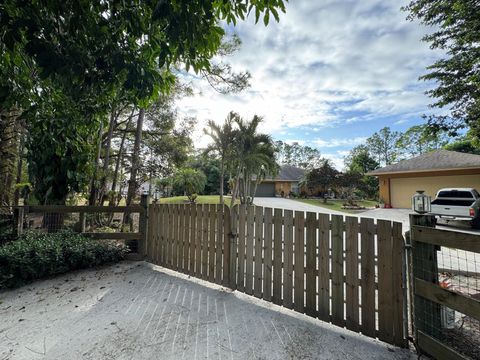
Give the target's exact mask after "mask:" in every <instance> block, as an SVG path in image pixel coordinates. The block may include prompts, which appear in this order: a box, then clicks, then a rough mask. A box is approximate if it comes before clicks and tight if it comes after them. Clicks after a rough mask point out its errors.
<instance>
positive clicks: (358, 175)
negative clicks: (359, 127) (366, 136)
mask: <svg viewBox="0 0 480 360" xmlns="http://www.w3.org/2000/svg"><path fill="white" fill-rule="evenodd" d="M379 166H380V164H379V163H378V161H376V160H375V158H373V157H372V155H370V152H369V150H368V147H367V146H365V145H358V146H356V147H354V148H353V149H352V150H351V151H350V153H349V155H348V156H347V157H346V158H345V168H346V174H348V176H346V177H343V178H342V180H341V181H342V182H343V183H344V184H346V183H347V182H348V181H349V179H350V180H352V183H353V180H356V182H355V185H356V187H357V190H359V191H360V192H361V194H360V195H361V196H363V197H364V198H369V199H376V198H377V196H378V178H376V177H375V176H369V175H366V174H367V173H368V172H370V171H373V170H375V169H378V167H379ZM349 189H351V188H350V187H349Z"/></svg>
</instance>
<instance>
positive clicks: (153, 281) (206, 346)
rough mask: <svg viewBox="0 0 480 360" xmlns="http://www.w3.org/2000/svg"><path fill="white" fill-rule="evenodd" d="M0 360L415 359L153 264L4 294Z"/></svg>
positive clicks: (47, 282)
mask: <svg viewBox="0 0 480 360" xmlns="http://www.w3.org/2000/svg"><path fill="white" fill-rule="evenodd" d="M0 318H1V319H2V321H1V322H0V359H9V360H13V359H29V360H30V359H32V360H35V359H87V360H88V359H92V360H93V359H129V360H132V359H142V360H143V359H192V360H197V359H229V360H233V359H332V360H335V359H338V360H340V359H369V360H370V359H371V360H375V359H378V360H381V359H398V360H400V359H412V360H413V359H414V358H415V356H414V354H413V353H412V352H410V351H409V350H406V349H399V348H394V347H392V346H389V345H387V344H385V343H382V342H380V341H377V340H374V339H371V338H367V337H365V336H362V335H359V334H357V333H354V332H351V331H348V330H346V329H342V328H339V327H336V326H334V325H331V324H328V323H325V322H322V321H319V320H316V319H313V318H310V317H308V316H306V315H302V314H298V313H295V312H294V311H292V310H288V309H285V308H281V307H279V306H276V305H273V304H271V303H267V302H265V301H262V300H258V299H255V298H254V297H252V296H248V295H244V294H240V293H237V292H231V291H230V290H228V289H225V288H222V287H219V286H216V285H212V284H209V283H206V282H204V281H202V280H198V279H188V278H187V276H185V275H182V274H179V273H174V272H173V271H169V270H166V269H164V268H161V267H158V266H153V265H150V264H147V263H130V262H123V263H120V264H117V265H113V266H110V267H105V268H102V269H93V270H86V271H78V272H73V273H70V274H66V275H63V276H59V277H56V278H53V279H49V280H44V281H37V282H35V283H33V284H31V285H28V286H24V287H22V288H20V289H17V290H10V291H6V292H5V291H4V292H0Z"/></svg>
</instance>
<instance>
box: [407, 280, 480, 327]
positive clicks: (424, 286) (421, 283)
mask: <svg viewBox="0 0 480 360" xmlns="http://www.w3.org/2000/svg"><path fill="white" fill-rule="evenodd" d="M414 281H415V287H414V288H415V294H416V295H418V296H421V297H423V298H425V299H428V300H430V301H433V302H435V303H437V304H441V305H445V306H447V307H449V308H451V309H453V310H457V311H459V312H461V313H463V314H465V315H467V316H470V317H472V318H474V319H477V320H480V301H478V300H476V299H474V298H472V297H468V296H465V295H462V294H460V293H457V292H454V291H451V290H448V289H443V288H441V287H440V286H439V285H436V284H432V283H429V282H427V281H425V280H422V279H418V278H415V279H414Z"/></svg>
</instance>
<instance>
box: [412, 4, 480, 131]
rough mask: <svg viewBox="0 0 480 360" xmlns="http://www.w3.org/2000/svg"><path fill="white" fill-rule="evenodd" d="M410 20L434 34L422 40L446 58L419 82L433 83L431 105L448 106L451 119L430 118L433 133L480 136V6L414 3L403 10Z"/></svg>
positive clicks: (448, 117)
mask: <svg viewBox="0 0 480 360" xmlns="http://www.w3.org/2000/svg"><path fill="white" fill-rule="evenodd" d="M403 10H405V11H407V12H409V15H408V19H410V20H415V19H418V20H420V22H421V23H422V24H424V25H426V26H430V27H431V28H432V29H433V32H431V33H430V34H427V35H425V36H424V38H423V41H425V42H428V43H429V44H430V48H431V49H434V50H440V51H441V53H442V54H443V57H442V58H441V59H439V60H437V61H436V62H434V63H433V64H432V65H430V66H429V67H428V70H429V72H428V73H427V74H426V75H423V76H422V77H421V78H420V79H422V80H425V81H432V80H433V81H434V82H435V83H436V88H434V89H432V90H429V91H428V92H427V94H428V95H429V96H430V97H432V98H434V99H435V102H434V103H433V105H432V106H434V107H438V108H445V107H447V108H448V109H449V111H450V115H449V116H445V115H441V116H431V117H429V125H430V127H431V129H433V130H434V131H438V130H443V131H446V132H449V133H450V134H451V135H458V132H459V130H460V129H462V128H465V127H470V128H471V129H473V130H474V131H475V135H476V137H477V138H478V135H479V133H480V127H479V125H480V124H479V119H480V66H479V65H480V31H479V28H480V3H479V2H478V1H475V0H412V1H410V3H409V4H408V5H407V6H405V7H404V8H403Z"/></svg>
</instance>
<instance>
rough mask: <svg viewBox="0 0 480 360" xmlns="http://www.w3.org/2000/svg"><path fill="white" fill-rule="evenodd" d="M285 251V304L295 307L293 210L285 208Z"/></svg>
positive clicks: (288, 306) (287, 306)
mask: <svg viewBox="0 0 480 360" xmlns="http://www.w3.org/2000/svg"><path fill="white" fill-rule="evenodd" d="M283 231H284V240H283V241H284V247H283V249H284V253H283V264H284V265H283V306H285V307H286V308H289V309H291V308H292V307H293V300H292V290H293V211H292V210H285V216H284V228H283Z"/></svg>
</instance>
